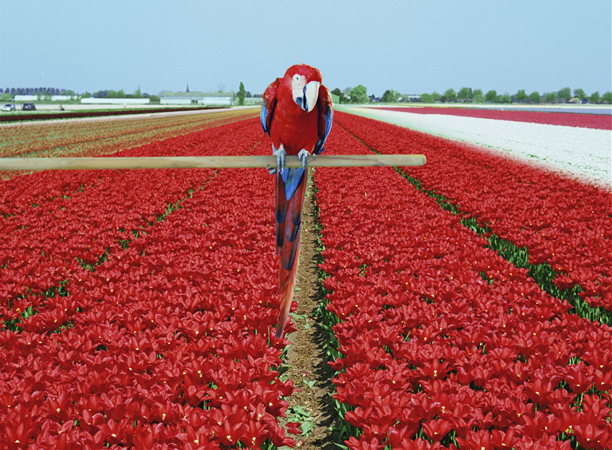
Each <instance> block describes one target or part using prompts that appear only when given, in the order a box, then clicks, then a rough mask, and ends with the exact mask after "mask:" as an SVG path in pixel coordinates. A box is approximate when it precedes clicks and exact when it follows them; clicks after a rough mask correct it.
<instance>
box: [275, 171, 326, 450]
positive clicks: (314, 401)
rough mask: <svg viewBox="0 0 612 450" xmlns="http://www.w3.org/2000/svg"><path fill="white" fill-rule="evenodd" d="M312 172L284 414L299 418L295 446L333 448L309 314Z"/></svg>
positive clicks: (322, 368) (313, 286)
mask: <svg viewBox="0 0 612 450" xmlns="http://www.w3.org/2000/svg"><path fill="white" fill-rule="evenodd" d="M313 196H314V193H313V182H312V173H311V176H310V177H309V183H308V187H307V190H306V200H305V202H304V212H303V215H302V230H301V233H302V234H301V248H300V265H299V268H298V275H297V284H296V292H295V300H296V301H297V303H298V310H297V311H296V312H295V313H292V320H293V322H294V323H295V326H296V328H297V331H296V332H294V333H291V334H289V335H288V336H287V339H289V341H291V346H290V347H289V350H288V352H287V360H286V364H287V365H289V370H288V372H287V374H288V378H289V379H291V380H293V382H294V384H295V386H296V387H297V388H298V389H299V390H300V391H299V392H296V393H294V394H293V395H291V397H289V398H288V399H287V400H288V401H289V411H288V418H289V420H291V421H298V422H302V424H303V425H302V430H308V431H307V432H306V433H304V436H297V437H296V440H297V442H298V444H297V446H296V448H299V449H307V450H321V449H332V448H333V449H337V448H338V447H337V446H336V445H334V442H336V441H337V439H336V438H335V437H334V435H333V433H332V432H331V429H330V427H331V426H332V425H333V422H334V413H333V408H332V403H331V398H330V396H329V393H330V392H331V390H330V387H331V386H332V384H331V377H332V376H333V373H334V372H333V370H332V369H331V368H330V367H329V366H328V365H327V358H326V356H325V354H324V352H323V350H322V348H321V345H320V343H321V339H322V336H321V331H320V329H319V328H318V326H317V323H316V320H315V319H314V318H313V316H314V314H315V311H316V309H317V307H318V305H319V298H320V295H321V294H320V291H319V284H318V268H317V260H316V235H315V229H314V228H315V211H314V201H313Z"/></svg>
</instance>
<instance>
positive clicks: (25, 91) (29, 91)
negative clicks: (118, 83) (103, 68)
mask: <svg viewBox="0 0 612 450" xmlns="http://www.w3.org/2000/svg"><path fill="white" fill-rule="evenodd" d="M15 95H37V96H38V98H39V100H50V99H51V97H52V96H53V95H68V96H70V97H81V98H89V97H95V98H149V99H151V101H152V102H159V97H158V96H157V95H150V94H147V93H146V92H145V93H142V92H140V89H136V90H135V91H134V93H133V94H126V93H125V92H124V90H123V89H119V90H118V91H113V90H102V91H97V92H93V93H89V92H84V93H82V94H77V93H75V92H74V91H73V90H72V89H58V88H42V87H41V88H6V89H2V88H0V99H1V100H2V101H10V100H12V99H13V98H14V97H15Z"/></svg>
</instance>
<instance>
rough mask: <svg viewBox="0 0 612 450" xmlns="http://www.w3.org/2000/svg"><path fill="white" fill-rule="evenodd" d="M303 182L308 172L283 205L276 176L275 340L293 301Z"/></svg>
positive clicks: (303, 192) (302, 203) (280, 331)
mask: <svg viewBox="0 0 612 450" xmlns="http://www.w3.org/2000/svg"><path fill="white" fill-rule="evenodd" d="M307 180H308V169H306V171H305V172H304V175H303V176H302V179H301V180H300V182H299V184H298V187H297V189H296V190H295V192H294V193H293V196H292V197H291V198H290V199H289V200H288V201H287V200H286V198H285V186H284V182H283V180H282V178H281V176H280V174H278V175H277V176H276V243H277V245H278V246H279V248H280V262H279V266H280V267H279V282H280V289H281V304H280V314H279V318H278V324H277V326H276V337H281V336H282V335H283V331H284V330H285V325H286V323H287V318H288V317H289V311H290V309H291V303H292V301H293V291H294V289H295V282H296V278H297V269H298V261H299V256H300V229H301V225H302V211H303V209H304V197H305V195H306V185H307Z"/></svg>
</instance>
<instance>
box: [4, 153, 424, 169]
mask: <svg viewBox="0 0 612 450" xmlns="http://www.w3.org/2000/svg"><path fill="white" fill-rule="evenodd" d="M424 164H425V155H379V154H377V155H323V156H311V157H310V158H308V166H309V167H369V166H400V167H401V166H422V165H424ZM286 165H287V167H301V166H302V163H301V162H300V160H299V159H298V157H297V156H287V159H286ZM257 167H276V157H275V156H271V155H268V156H177V157H172V156H163V157H151V158H147V157H139V158H0V170H96V169H107V170H108V169H202V168H208V169H231V168H257Z"/></svg>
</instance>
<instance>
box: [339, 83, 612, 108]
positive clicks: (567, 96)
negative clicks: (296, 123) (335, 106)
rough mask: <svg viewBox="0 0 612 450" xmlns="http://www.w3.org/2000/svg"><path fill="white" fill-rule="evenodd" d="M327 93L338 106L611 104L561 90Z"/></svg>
mask: <svg viewBox="0 0 612 450" xmlns="http://www.w3.org/2000/svg"><path fill="white" fill-rule="evenodd" d="M331 93H332V94H333V95H334V97H335V98H334V101H336V102H339V103H368V102H384V103H395V102H415V101H420V102H421V103H438V102H439V103H501V104H504V103H536V104H537V103H569V102H570V101H574V102H579V103H587V102H588V103H592V104H597V103H612V92H606V93H605V94H603V95H600V94H599V91H596V92H593V93H592V94H591V95H589V96H587V94H586V93H585V92H584V90H583V89H574V91H573V95H572V90H571V89H570V88H569V87H565V88H563V89H561V90H559V91H557V92H546V93H544V94H540V93H539V92H538V91H533V92H531V93H530V94H527V91H526V90H525V89H519V90H518V91H517V92H516V94H513V95H510V94H508V93H507V92H506V93H504V94H498V93H497V91H495V90H490V91H488V92H487V93H483V91H482V89H473V90H472V88H469V87H463V88H461V89H460V90H459V92H456V91H455V90H454V89H447V90H446V91H445V92H444V93H443V94H440V93H438V92H432V93H431V94H430V93H425V94H421V95H420V99H419V98H418V96H409V95H405V94H400V93H399V92H397V91H394V90H392V89H387V90H386V91H385V92H384V93H383V95H382V97H381V98H378V97H376V96H374V95H371V96H368V95H367V89H366V87H365V86H363V85H361V84H360V85H358V86H356V87H354V88H350V87H349V88H346V89H344V90H340V89H339V88H335V89H334V90H333V91H331Z"/></svg>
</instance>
